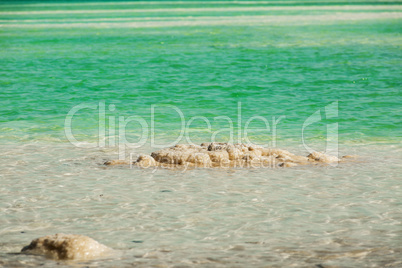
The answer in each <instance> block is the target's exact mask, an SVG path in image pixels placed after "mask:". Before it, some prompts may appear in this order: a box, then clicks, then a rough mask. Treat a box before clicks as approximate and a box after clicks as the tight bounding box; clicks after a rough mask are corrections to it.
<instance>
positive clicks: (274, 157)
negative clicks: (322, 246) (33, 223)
mask: <svg viewBox="0 0 402 268" xmlns="http://www.w3.org/2000/svg"><path fill="white" fill-rule="evenodd" d="M350 157H351V156H344V157H343V158H342V159H339V158H338V157H336V156H330V155H327V154H324V153H320V152H313V153H310V154H309V155H307V156H301V155H295V154H293V153H291V152H289V151H286V150H281V149H276V148H264V147H261V146H258V145H247V144H242V143H238V144H230V143H218V142H211V143H202V144H201V145H188V144H177V145H175V146H173V147H170V148H165V149H161V150H159V151H155V152H153V153H151V155H140V156H139V157H138V158H137V159H136V160H135V161H133V162H130V161H127V160H111V161H107V162H105V165H127V164H133V165H136V166H138V167H142V168H149V167H164V168H180V167H204V168H236V167H240V168H262V167H272V168H274V167H293V166H298V165H311V164H320V163H321V164H336V163H338V162H340V161H343V160H344V159H346V158H350Z"/></svg>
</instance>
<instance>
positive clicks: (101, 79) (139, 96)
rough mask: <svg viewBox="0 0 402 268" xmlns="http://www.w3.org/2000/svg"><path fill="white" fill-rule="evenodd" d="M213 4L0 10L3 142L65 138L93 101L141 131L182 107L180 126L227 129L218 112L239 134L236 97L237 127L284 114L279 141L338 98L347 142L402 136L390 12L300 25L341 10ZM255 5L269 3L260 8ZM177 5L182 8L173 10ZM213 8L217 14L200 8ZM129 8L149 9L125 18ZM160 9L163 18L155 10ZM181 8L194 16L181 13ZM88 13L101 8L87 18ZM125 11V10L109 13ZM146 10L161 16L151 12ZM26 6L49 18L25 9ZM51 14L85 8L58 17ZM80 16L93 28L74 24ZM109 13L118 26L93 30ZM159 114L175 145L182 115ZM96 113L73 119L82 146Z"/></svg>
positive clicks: (397, 50) (397, 51)
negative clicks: (154, 110) (153, 111)
mask: <svg viewBox="0 0 402 268" xmlns="http://www.w3.org/2000/svg"><path fill="white" fill-rule="evenodd" d="M169 3H170V2H169ZM213 3H214V2H211V3H188V4H174V3H170V4H166V3H165V4H164V3H162V2H161V3H160V4H158V3H153V4H148V5H147V4H144V3H142V4H135V3H132V4H126V5H110V4H109V5H105V4H104V5H102V4H100V5H95V7H94V5H91V4H83V3H80V4H78V3H77V4H64V5H61V6H60V7H59V6H58V5H56V4H54V5H31V6H29V5H28V6H24V5H4V7H1V6H0V7H1V9H2V10H4V11H1V13H0V19H1V22H2V27H1V28H0V48H1V50H0V59H1V63H2V67H1V76H0V83H1V84H0V86H1V87H0V88H1V94H2V98H1V99H0V101H1V105H0V107H1V108H0V109H1V119H0V120H1V121H0V122H1V123H0V129H1V131H0V133H1V134H0V136H1V138H2V140H3V141H6V140H23V141H27V140H35V139H39V140H47V139H53V140H54V139H56V140H64V139H65V138H64V137H63V136H64V118H65V116H66V114H67V113H68V111H69V110H70V109H71V108H72V107H74V106H75V105H78V104H81V103H84V102H85V103H90V104H98V103H99V102H100V101H104V102H105V103H106V105H110V104H115V105H116V106H115V107H116V110H115V111H113V112H110V111H108V110H107V112H109V113H108V116H115V117H118V116H121V115H122V116H125V117H128V116H132V115H139V116H141V117H143V118H144V120H146V121H147V122H148V124H149V125H150V120H151V119H150V106H151V105H152V104H154V105H155V104H157V105H159V104H170V105H174V106H176V107H177V108H178V109H180V110H181V111H182V112H183V115H184V117H185V119H186V122H188V120H189V119H190V118H191V117H193V116H205V117H206V118H207V119H208V120H210V121H211V124H212V128H213V130H218V129H220V128H222V124H224V125H225V126H224V127H229V125H228V123H227V122H225V121H222V120H221V121H220V122H218V121H219V120H218V121H215V122H214V120H213V118H214V117H216V116H228V117H229V118H231V119H232V120H233V122H234V128H237V129H238V128H239V124H238V113H237V109H238V102H241V107H242V118H243V121H242V123H241V124H240V127H244V124H245V122H246V121H247V120H248V119H249V118H250V117H252V116H255V115H257V116H262V117H264V118H267V119H268V120H269V121H270V122H271V120H272V117H273V116H275V117H276V118H278V117H280V116H281V115H284V116H286V119H284V120H281V121H280V123H279V124H278V131H277V135H278V137H280V138H282V139H286V138H291V139H300V132H301V127H302V124H303V122H304V121H305V120H306V118H307V117H308V116H310V115H311V114H313V113H314V112H315V111H317V110H318V109H320V108H324V107H325V106H326V105H328V104H330V103H332V102H334V101H338V102H339V103H338V105H339V114H338V118H337V122H338V123H339V133H340V139H341V140H342V141H343V142H349V141H356V140H357V141H359V142H361V141H365V140H381V141H383V140H385V141H389V140H392V141H394V140H398V139H400V137H401V133H400V123H401V121H400V118H401V109H400V101H401V90H400V89H401V82H400V75H401V72H400V69H401V39H402V38H401V21H400V20H399V19H395V18H393V19H388V17H389V16H388V15H383V17H382V18H380V19H358V20H352V19H350V20H349V19H348V18H350V16H352V17H353V16H355V15H356V14H367V12H366V13H363V12H364V9H363V8H364V7H367V6H366V5H363V6H362V7H363V8H362V9H363V10H359V9H357V10H351V11H350V10H349V11H348V12H343V13H342V14H340V15H339V16H338V17H341V16H346V19H345V20H341V21H338V20H336V19H331V18H330V19H328V20H319V21H308V19H309V17H307V19H303V17H306V16H313V17H314V15H311V14H310V13H312V12H314V13H319V14H320V15H322V14H324V16H325V14H329V15H331V12H332V14H333V13H336V12H339V10H337V8H336V7H344V6H336V7H333V9H334V10H320V9H319V8H322V5H317V6H315V5H313V6H311V5H310V6H304V7H307V8H309V9H307V10H297V6H293V8H292V9H291V10H287V9H284V10H279V11H275V10H266V11H258V10H251V11H249V10H247V9H245V10H244V11H233V12H230V11H229V12H228V11H225V10H226V8H233V7H235V8H238V9H242V8H244V5H236V4H230V3H228V4H213ZM359 3H360V4H364V3H361V2H359ZM245 6H246V8H247V6H249V5H245ZM251 6H252V7H254V8H258V7H262V8H267V7H270V5H267V4H266V3H265V4H264V5H262V4H261V5H258V4H256V3H254V4H253V5H251ZM178 7H180V8H182V9H184V11H180V12H177V11H176V12H174V11H172V10H174V9H175V8H178ZM211 7H213V8H215V10H214V11H209V12H207V11H204V9H205V8H211ZM271 7H272V6H271ZM273 7H274V8H281V7H283V6H281V5H274V6H273ZM324 7H331V6H330V5H329V6H326V5H324ZM357 7H359V6H357ZM368 7H370V8H371V9H369V13H378V14H382V12H384V11H387V12H393V11H395V8H394V6H393V5H386V6H384V5H382V6H380V7H378V9H379V10H377V9H376V8H374V9H373V8H372V7H376V6H368ZM396 7H397V8H399V7H400V6H399V5H398V6H396ZM137 8H142V9H146V10H147V11H145V12H132V10H135V9H137ZM163 8H169V9H170V12H163ZM186 8H192V10H191V11H188V13H187V12H186V11H185V9H186ZM284 8H287V6H284ZM316 8H317V10H315V9H316ZM93 9H95V10H98V9H100V10H103V11H107V12H108V13H100V14H96V13H90V14H87V13H85V12H86V11H87V12H88V11H91V10H93ZM124 9H128V11H127V12H126V13H114V11H116V10H117V11H124ZM152 9H158V10H159V11H158V12H151V11H152ZM194 9H195V10H194ZM31 10H35V11H37V12H40V11H46V12H49V13H46V14H35V13H33V14H31ZM52 10H63V11H65V12H69V11H70V12H74V11H75V12H77V11H80V12H82V13H78V14H75V13H68V14H60V15H54V14H53V13H52ZM113 10H114V11H113ZM130 10H131V11H130ZM160 10H162V11H160ZM397 10H398V9H397ZM18 11H25V12H26V13H23V14H18ZM352 11H354V13H352V14H351V15H350V14H348V13H350V12H352ZM13 12H14V13H16V14H13ZM205 13H207V14H205ZM294 13H296V14H297V15H296V16H298V17H297V19H296V20H294V21H292V20H290V21H288V22H286V21H283V22H279V23H277V22H275V20H274V23H269V22H268V23H258V21H259V20H262V19H258V20H257V21H251V22H247V21H245V22H242V23H240V24H239V25H238V24H236V18H237V17H233V16H238V15H243V16H250V17H253V16H255V15H266V16H272V15H274V16H275V15H276V16H277V17H281V16H289V18H291V17H292V15H293V14H294ZM314 13H313V14H314ZM278 14H279V15H278ZM336 14H338V13H336ZM393 14H400V13H399V12H394V13H393ZM88 15H90V17H91V18H93V19H94V21H89V22H88V21H85V20H84V21H83V20H82V18H83V17H84V18H88ZM170 15H174V20H176V21H177V20H178V21H180V20H181V21H182V22H183V23H186V22H187V21H191V20H193V18H192V17H190V18H189V17H188V16H206V15H207V16H209V17H208V20H206V21H211V20H214V19H220V18H229V21H227V22H226V23H224V24H223V25H213V24H214V23H213V22H212V23H210V24H211V25H208V24H207V25H202V24H200V25H197V23H195V25H190V26H174V27H168V26H165V22H166V21H168V17H166V16H170ZM105 17H106V18H115V19H117V22H116V21H108V20H106V21H103V23H104V24H100V25H97V24H96V22H98V21H101V20H102V19H105ZM122 17H123V18H124V17H128V18H130V19H131V20H130V21H131V22H132V21H134V22H144V21H145V22H149V21H156V22H157V24H156V25H153V26H152V25H151V26H146V27H145V26H143V27H141V26H133V27H130V26H128V25H127V24H128V23H130V21H128V22H127V21H119V19H121V18H122ZM299 18H300V20H302V22H301V23H299V22H298V21H299ZM26 19H29V21H28V22H25V21H24V20H26ZM48 20H51V21H48ZM306 20H307V21H306ZM10 21H12V22H10ZM199 21H200V20H197V22H199ZM201 21H203V19H202V18H201ZM87 24H88V25H89V26H88V25H87ZM233 24H235V25H233ZM261 24H262V25H261ZM56 26H57V27H56ZM137 27H138V28H137ZM158 111H160V113H161V115H160V116H155V121H156V127H157V128H158V129H159V130H160V131H159V132H163V133H164V135H166V136H164V138H166V139H169V138H170V139H174V138H175V137H177V135H178V134H177V129H179V128H180V117H179V116H178V114H177V113H176V114H175V112H173V110H171V109H168V108H164V109H162V108H160V109H159V110H158ZM169 112H170V114H171V115H170V116H169V117H168V118H167V117H166V116H167V115H166V113H168V114H169ZM80 115H81V116H82V118H79V117H78V116H80ZM97 116H98V113H97V111H94V110H88V109H86V110H81V111H79V112H78V113H77V117H76V118H77V119H76V120H75V119H74V124H75V125H74V129H75V131H76V132H77V133H81V134H82V135H83V137H81V140H82V141H86V140H91V139H96V138H97V137H96V133H97V131H96V130H97V128H98V124H99V123H98V118H97ZM106 121H107V122H108V118H106ZM107 122H106V123H107ZM261 123H262V121H261V120H255V121H253V122H252V124H251V125H250V128H256V129H257V128H259V129H261V127H262V125H261ZM325 123H328V122H324V121H322V122H321V124H320V123H317V124H315V125H313V126H311V127H310V128H309V133H310V134H311V135H312V136H313V137H316V138H319V137H322V136H323V135H324V136H325V133H324V130H325V128H324V127H323V125H325ZM191 127H194V128H197V129H201V130H200V131H199V133H201V134H200V135H202V129H204V130H205V129H206V125H205V123H204V121H201V120H195V121H194V122H193V124H191ZM271 127H272V125H271ZM138 128H139V126H137V125H135V124H129V125H128V127H127V132H128V133H133V135H135V134H138V133H141V131H140V130H139V129H138ZM93 130H95V131H93ZM235 131H236V130H235ZM250 132H251V134H249V135H251V136H252V135H254V136H253V137H254V141H258V140H264V139H268V138H269V137H271V136H272V131H271V132H269V133H268V132H267V131H265V132H264V131H259V132H257V131H254V132H253V131H250ZM159 135H162V134H159ZM225 135H226V136H225ZM235 135H236V134H235ZM156 136H157V137H158V133H157V134H156ZM227 136H228V134H225V133H223V132H222V136H221V137H220V138H221V139H228V137H227Z"/></svg>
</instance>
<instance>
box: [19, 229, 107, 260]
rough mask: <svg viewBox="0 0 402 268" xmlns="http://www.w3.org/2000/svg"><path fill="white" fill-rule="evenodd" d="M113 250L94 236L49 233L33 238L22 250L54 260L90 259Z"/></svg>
mask: <svg viewBox="0 0 402 268" xmlns="http://www.w3.org/2000/svg"><path fill="white" fill-rule="evenodd" d="M111 251H112V249H111V248H109V247H107V246H105V245H102V244H101V243H99V242H97V241H95V240H93V239H92V238H90V237H88V236H84V235H75V234H55V235H47V236H44V237H40V238H37V239H34V240H32V242H31V244H29V245H28V246H25V247H24V248H23V249H22V250H21V252H23V253H28V254H35V255H44V256H46V257H47V258H51V259H54V260H90V259H94V258H97V257H102V256H104V255H106V254H107V253H110V252H111Z"/></svg>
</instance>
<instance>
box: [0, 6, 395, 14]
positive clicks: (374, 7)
mask: <svg viewBox="0 0 402 268" xmlns="http://www.w3.org/2000/svg"><path fill="white" fill-rule="evenodd" d="M384 9H385V10H402V6H401V5H392V6H389V5H378V6H370V5H367V6H364V5H356V6H281V7H261V6H259V7H211V8H210V7H205V8H152V9H116V10H106V9H102V10H49V11H48V10H41V11H5V12H0V15H45V14H105V13H145V12H164V13H167V12H222V11H226V12H227V11H280V10H285V11H286V10H329V11H336V10H384Z"/></svg>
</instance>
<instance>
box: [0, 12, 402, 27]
mask: <svg viewBox="0 0 402 268" xmlns="http://www.w3.org/2000/svg"><path fill="white" fill-rule="evenodd" d="M400 18H402V13H399V12H380V13H347V14H344V13H334V14H331V15H291V16H289V15H278V16H230V17H202V18H182V19H176V20H175V19H173V20H163V21H138V22H137V21H135V19H132V20H133V21H132V22H116V23H114V22H111V23H106V22H100V23H76V22H74V20H72V22H71V23H58V24H56V23H36V24H17V23H10V24H3V25H0V27H11V28H14V27H15V28H87V27H91V28H149V27H175V26H181V27H183V26H216V25H266V24H270V25H277V24H281V25H282V24H285V25H289V24H294V23H298V24H305V25H308V24H316V23H331V22H340V21H357V20H374V19H400Z"/></svg>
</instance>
